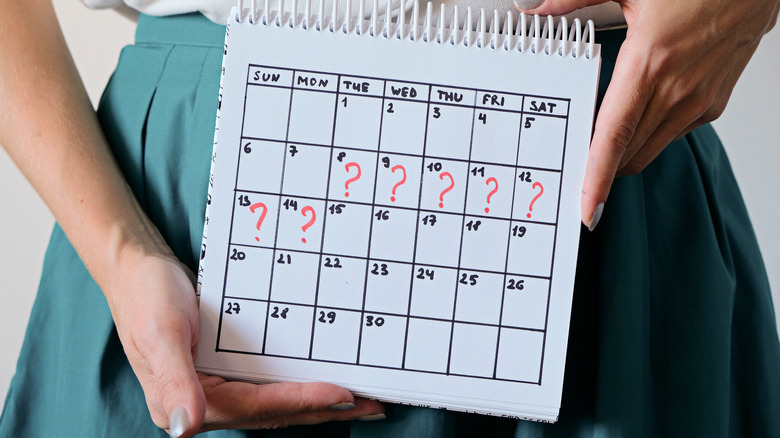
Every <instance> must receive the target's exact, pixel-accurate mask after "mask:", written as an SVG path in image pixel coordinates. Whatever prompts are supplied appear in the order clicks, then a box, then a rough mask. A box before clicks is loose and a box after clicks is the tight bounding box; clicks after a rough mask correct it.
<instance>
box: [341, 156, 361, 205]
mask: <svg viewBox="0 0 780 438" xmlns="http://www.w3.org/2000/svg"><path fill="white" fill-rule="evenodd" d="M350 167H357V171H358V173H357V175H355V176H354V177H352V178H350V179H348V180H347V182H345V183H344V188H345V189H346V190H347V192H346V193H344V196H346V197H349V185H350V184H352V183H353V182H355V181H357V180H358V179H360V165H359V164H358V163H355V162H352V163H347V164H346V166H344V169H346V171H347V173H349V168H350Z"/></svg>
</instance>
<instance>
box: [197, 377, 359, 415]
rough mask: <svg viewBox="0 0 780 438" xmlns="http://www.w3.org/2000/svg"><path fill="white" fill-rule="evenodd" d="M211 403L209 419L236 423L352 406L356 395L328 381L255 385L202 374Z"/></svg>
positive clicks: (203, 383)
mask: <svg viewBox="0 0 780 438" xmlns="http://www.w3.org/2000/svg"><path fill="white" fill-rule="evenodd" d="M201 383H202V385H203V389H204V392H205V394H206V399H207V403H208V409H207V413H206V423H208V424H212V423H213V424H222V425H225V426H230V427H236V425H242V424H247V423H250V422H251V423H258V424H260V423H263V422H270V421H273V420H274V419H277V418H283V417H287V416H292V415H297V414H300V413H311V412H316V411H322V410H328V409H332V408H334V407H336V408H338V407H343V406H350V405H351V404H354V403H355V397H354V396H353V395H352V393H350V392H349V391H348V390H347V389H345V388H342V387H340V386H337V385H333V384H329V383H274V384H265V385H255V384H252V383H245V382H227V381H225V380H224V379H221V378H218V377H213V376H208V377H205V378H202V380H201Z"/></svg>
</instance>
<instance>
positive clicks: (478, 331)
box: [449, 323, 498, 377]
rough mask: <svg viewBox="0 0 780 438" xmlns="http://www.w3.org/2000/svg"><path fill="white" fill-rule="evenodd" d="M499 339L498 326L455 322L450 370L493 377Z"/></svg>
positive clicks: (454, 372)
mask: <svg viewBox="0 0 780 438" xmlns="http://www.w3.org/2000/svg"><path fill="white" fill-rule="evenodd" d="M497 341H498V327H495V326H487V325H477V324H458V323H455V324H454V326H453V328H452V347H451V348H452V353H450V369H449V372H450V373H452V374H460V375H464V376H478V377H493V368H494V367H495V357H496V344H497Z"/></svg>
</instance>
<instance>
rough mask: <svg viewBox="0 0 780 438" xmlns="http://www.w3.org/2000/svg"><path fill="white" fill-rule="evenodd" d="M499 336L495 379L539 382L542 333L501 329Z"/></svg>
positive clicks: (542, 344)
mask: <svg viewBox="0 0 780 438" xmlns="http://www.w3.org/2000/svg"><path fill="white" fill-rule="evenodd" d="M499 336H500V337H499V341H498V359H497V361H496V377H497V378H499V379H509V380H516V381H520V382H530V383H537V382H539V380H540V378H541V376H540V370H541V366H542V349H543V346H544V333H542V332H536V331H528V330H516V329H509V328H502V329H501V331H500V334H499Z"/></svg>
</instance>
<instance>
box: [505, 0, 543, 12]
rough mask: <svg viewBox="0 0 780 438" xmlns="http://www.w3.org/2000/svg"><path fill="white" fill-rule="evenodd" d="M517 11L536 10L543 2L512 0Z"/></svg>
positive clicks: (540, 0) (538, 0) (536, 0)
mask: <svg viewBox="0 0 780 438" xmlns="http://www.w3.org/2000/svg"><path fill="white" fill-rule="evenodd" d="M512 3H514V4H515V7H516V8H517V9H520V10H521V11H527V10H529V9H534V8H538V7H539V5H541V4H542V3H544V0H512Z"/></svg>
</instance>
